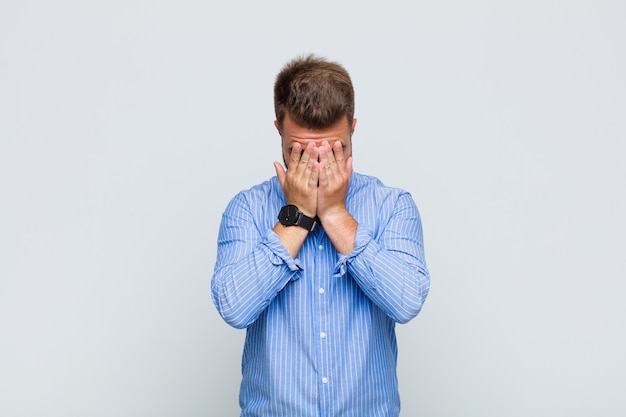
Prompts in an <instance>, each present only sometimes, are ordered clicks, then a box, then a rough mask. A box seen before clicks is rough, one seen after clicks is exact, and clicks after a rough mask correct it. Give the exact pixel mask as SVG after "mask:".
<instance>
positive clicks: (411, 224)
mask: <svg viewBox="0 0 626 417" xmlns="http://www.w3.org/2000/svg"><path fill="white" fill-rule="evenodd" d="M392 203H393V210H391V214H390V216H389V218H388V219H383V220H384V222H381V226H380V227H379V230H378V231H377V233H376V234H375V232H374V230H373V229H372V228H370V227H368V226H367V225H361V224H359V226H358V228H357V232H356V237H355V241H354V249H353V250H352V252H351V253H350V254H348V255H346V256H342V257H340V259H339V261H338V263H337V265H336V266H335V270H334V273H335V275H336V276H344V275H349V276H350V277H352V278H353V279H354V280H355V281H356V282H357V283H358V284H359V286H360V287H361V289H362V290H363V292H364V293H365V295H366V296H367V297H368V298H369V299H370V300H372V302H373V303H374V304H376V305H377V306H378V307H379V308H381V309H382V310H383V311H384V312H385V314H387V316H389V317H390V318H391V319H392V320H394V321H396V322H398V323H406V322H408V321H409V320H411V319H412V318H413V317H415V316H416V315H417V314H418V313H419V312H420V310H421V309H422V305H423V304H424V301H425V300H426V297H427V295H428V291H429V288H430V276H429V273H428V269H427V267H426V261H425V257H424V247H423V234H422V224H421V219H420V215H419V212H418V210H417V207H416V205H415V203H414V202H413V199H412V198H411V196H410V194H408V193H406V192H404V193H401V194H400V195H399V196H398V197H397V199H396V200H395V201H394V202H392Z"/></svg>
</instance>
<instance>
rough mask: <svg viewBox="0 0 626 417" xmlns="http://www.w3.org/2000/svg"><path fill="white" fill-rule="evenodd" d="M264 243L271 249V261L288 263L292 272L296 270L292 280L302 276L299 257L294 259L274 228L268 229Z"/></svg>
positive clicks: (276, 263)
mask: <svg viewBox="0 0 626 417" xmlns="http://www.w3.org/2000/svg"><path fill="white" fill-rule="evenodd" d="M263 243H264V245H265V247H266V248H267V250H268V251H269V254H270V262H271V263H272V264H274V265H276V266H278V265H283V264H284V265H286V266H287V268H289V270H290V271H291V272H295V274H294V276H293V277H292V281H295V280H297V279H298V278H300V277H301V276H302V270H303V269H302V265H301V263H300V260H299V259H298V258H296V259H293V258H292V257H291V255H290V254H289V252H287V249H285V247H284V246H283V244H282V242H281V241H280V238H279V237H278V235H277V234H276V233H275V232H274V231H273V230H272V229H270V230H268V231H267V233H266V234H265V239H264V242H263Z"/></svg>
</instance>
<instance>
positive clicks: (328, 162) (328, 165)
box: [320, 141, 337, 183]
mask: <svg viewBox="0 0 626 417" xmlns="http://www.w3.org/2000/svg"><path fill="white" fill-rule="evenodd" d="M320 161H322V162H324V167H323V169H322V170H323V171H324V173H325V175H326V179H327V183H331V182H333V181H334V180H335V178H336V176H337V161H336V160H335V157H334V156H333V150H332V148H331V147H330V144H329V143H328V142H326V141H324V142H323V143H322V149H321V150H320Z"/></svg>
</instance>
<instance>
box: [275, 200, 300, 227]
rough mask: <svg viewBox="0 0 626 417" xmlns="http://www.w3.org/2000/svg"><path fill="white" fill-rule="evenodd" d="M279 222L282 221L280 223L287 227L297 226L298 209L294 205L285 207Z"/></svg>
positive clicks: (281, 211)
mask: <svg viewBox="0 0 626 417" xmlns="http://www.w3.org/2000/svg"><path fill="white" fill-rule="evenodd" d="M278 220H280V222H281V223H282V224H284V225H285V226H291V225H294V224H296V221H297V220H298V208H297V207H296V206H294V205H292V204H289V205H287V206H284V207H283V208H282V209H281V210H280V215H279V216H278Z"/></svg>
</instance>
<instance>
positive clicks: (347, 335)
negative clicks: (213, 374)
mask: <svg viewBox="0 0 626 417" xmlns="http://www.w3.org/2000/svg"><path fill="white" fill-rule="evenodd" d="M285 204H286V202H285V196H284V194H283V192H282V188H281V186H280V183H279V181H278V179H277V178H276V177H273V178H272V179H270V180H269V181H266V182H264V183H262V184H259V185H257V186H255V187H253V188H251V189H249V190H245V191H242V192H240V193H238V194H237V195H236V196H235V197H234V198H233V200H232V201H231V202H230V203H229V205H228V207H227V208H226V211H225V212H224V215H223V217H222V223H221V226H220V232H219V237H218V255H217V261H216V265H215V272H214V275H213V279H212V281H211V287H212V297H213V302H214V303H215V305H216V307H217V310H218V312H219V313H220V315H221V316H222V317H223V318H224V320H225V321H226V322H227V323H228V324H230V325H231V326H234V327H236V328H246V329H247V330H246V332H247V333H246V341H245V345H244V352H243V357H242V383H241V390H240V398H239V399H240V405H241V408H242V412H241V416H242V417H253V416H263V417H268V416H290V417H296V416H303V417H309V416H310V417H313V416H316V417H318V416H320V417H321V416H323V417H326V416H329V417H330V416H345V417H351V416H353V417H364V416H368V417H377V416H380V417H395V416H398V414H399V412H400V398H399V394H398V383H397V376H396V365H397V345H396V336H395V324H396V323H406V322H408V321H409V320H411V319H412V318H413V317H415V316H416V315H417V314H418V313H419V311H420V310H421V308H422V305H423V303H424V301H425V299H426V297H427V295H428V290H429V285H430V278H429V274H428V270H427V268H426V263H425V258H424V249H423V244H422V241H423V238H422V226H421V220H420V216H419V212H418V210H417V207H416V206H415V203H414V202H413V200H412V198H411V196H410V194H409V193H407V192H405V191H403V190H400V189H397V188H391V187H386V186H384V185H383V184H382V183H381V182H380V181H379V180H378V179H376V178H374V177H370V176H366V175H361V174H357V173H354V174H353V175H352V178H351V180H350V187H349V191H348V195H347V197H346V206H347V209H348V211H349V212H350V214H351V215H352V216H353V217H354V218H355V220H356V221H357V223H358V228H357V233H356V238H355V248H354V250H353V251H352V253H350V254H349V255H347V256H343V255H341V254H339V253H338V252H337V251H336V250H335V249H334V247H333V246H332V243H331V242H330V240H329V239H328V236H327V235H326V234H325V232H324V228H323V225H322V226H321V227H319V228H316V230H314V231H313V232H311V233H310V235H309V236H308V238H307V239H306V240H305V242H304V244H303V246H302V248H301V249H300V252H299V253H298V256H297V258H296V259H293V258H292V257H291V256H290V255H289V254H288V253H287V251H286V250H285V248H284V247H283V246H282V244H281V243H280V240H279V238H278V236H277V235H276V234H275V233H274V232H273V231H272V229H273V227H274V226H275V225H276V223H277V215H278V212H279V210H280V208H281V207H282V206H283V205H285Z"/></svg>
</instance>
